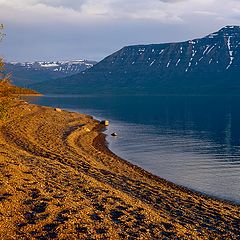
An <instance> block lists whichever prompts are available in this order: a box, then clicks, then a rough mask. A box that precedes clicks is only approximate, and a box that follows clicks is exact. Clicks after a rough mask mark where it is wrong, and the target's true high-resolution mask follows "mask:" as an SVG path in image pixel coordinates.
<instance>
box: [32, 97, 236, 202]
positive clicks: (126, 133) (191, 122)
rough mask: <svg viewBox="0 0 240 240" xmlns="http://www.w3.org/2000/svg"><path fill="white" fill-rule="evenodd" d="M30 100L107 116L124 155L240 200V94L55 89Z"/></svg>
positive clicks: (114, 145) (114, 144)
mask: <svg viewBox="0 0 240 240" xmlns="http://www.w3.org/2000/svg"><path fill="white" fill-rule="evenodd" d="M31 102H32V103H35V104H39V105H45V106H52V107H59V108H63V109H68V110H71V111H77V112H81V113H85V114H89V115H92V116H94V117H95V118H96V119H107V120H109V121H110V126H109V127H108V129H107V131H106V134H107V142H108V145H109V148H110V149H111V150H112V151H113V152H114V153H116V154H117V155H119V156H120V157H122V158H124V159H126V160H128V161H129V162H131V163H133V164H136V165H138V166H140V167H142V168H144V169H146V170H148V171H150V172H152V173H153V174H155V175H158V176H160V177H162V178H165V179H167V180H169V181H172V182H174V183H177V184H179V185H182V186H185V187H188V188H190V189H193V190H196V191H199V192H202V193H205V194H208V195H211V196H214V197H217V198H222V199H226V200H230V201H234V202H237V203H240V98H238V97H207V96H203V97H199V96H189V97H187V96H185V97H183V96H107V97H106V96H79V95H72V96H71V95H66V96H63V95H52V96H42V97H34V98H31ZM112 132H117V134H118V136H117V137H112V136H111V133H112Z"/></svg>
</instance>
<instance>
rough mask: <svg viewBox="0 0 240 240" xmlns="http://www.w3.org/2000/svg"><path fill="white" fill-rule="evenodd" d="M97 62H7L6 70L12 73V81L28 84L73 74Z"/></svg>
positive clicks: (22, 84)
mask: <svg viewBox="0 0 240 240" xmlns="http://www.w3.org/2000/svg"><path fill="white" fill-rule="evenodd" d="M94 64H96V62H95V61H91V60H70V61H33V62H6V63H5V71H6V72H8V73H9V72H11V73H12V81H13V83H14V84H16V85H19V86H28V85H30V84H33V83H36V82H44V81H47V80H53V79H56V78H62V77H66V76H71V75H74V74H77V73H80V72H81V71H84V70H86V69H88V68H90V67H92V66H93V65H94Z"/></svg>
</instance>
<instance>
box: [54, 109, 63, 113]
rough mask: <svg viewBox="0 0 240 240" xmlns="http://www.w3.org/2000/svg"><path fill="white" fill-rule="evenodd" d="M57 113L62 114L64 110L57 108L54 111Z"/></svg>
mask: <svg viewBox="0 0 240 240" xmlns="http://www.w3.org/2000/svg"><path fill="white" fill-rule="evenodd" d="M54 110H55V111H56V112H61V111H62V109H60V108H55V109H54Z"/></svg>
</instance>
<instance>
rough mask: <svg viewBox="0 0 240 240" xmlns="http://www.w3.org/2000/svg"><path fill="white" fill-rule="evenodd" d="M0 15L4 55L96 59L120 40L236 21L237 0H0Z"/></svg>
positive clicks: (169, 35)
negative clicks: (4, 26) (4, 34)
mask: <svg viewBox="0 0 240 240" xmlns="http://www.w3.org/2000/svg"><path fill="white" fill-rule="evenodd" d="M0 16H1V21H2V22H3V23H4V24H5V25H6V31H7V38H6V39H5V41H4V46H3V48H2V50H1V49H0V54H1V53H2V54H4V55H5V56H7V58H11V59H13V58H14V56H15V57H16V56H17V57H16V58H18V59H21V58H22V59H23V58H27V59H30V58H31V55H32V57H33V58H41V59H44V58H46V59H51V58H56V57H57V58H60V57H61V56H62V57H61V58H75V57H77V56H79V57H85V58H93V59H97V60H99V59H100V58H102V57H104V56H105V55H107V54H110V53H111V52H113V51H115V50H117V49H118V48H121V47H122V46H124V45H129V44H135V43H160V42H171V41H182V40H187V39H191V38H196V37H201V36H204V35H207V34H208V33H210V32H213V31H216V30H218V29H219V28H221V27H222V26H224V25H233V24H235V25H238V24H240V1H239V0H228V1H226V0H148V1H146V0H11V1H10V0H0ZM19 43H21V45H19ZM19 46H21V48H20V47H19Z"/></svg>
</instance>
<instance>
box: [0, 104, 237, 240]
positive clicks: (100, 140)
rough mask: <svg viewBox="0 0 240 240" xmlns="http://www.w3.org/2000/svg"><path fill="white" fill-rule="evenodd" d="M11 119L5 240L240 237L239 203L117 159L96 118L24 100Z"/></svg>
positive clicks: (0, 217) (0, 139)
mask: <svg viewBox="0 0 240 240" xmlns="http://www.w3.org/2000/svg"><path fill="white" fill-rule="evenodd" d="M10 116H11V117H10V119H8V121H6V122H5V123H3V124H2V125H1V127H0V239H104V240H105V239H113V240H117V239H143V240H147V239H239V234H240V232H239V229H240V226H239V223H240V221H239V220H240V219H239V211H240V208H239V206H235V205H232V204H229V203H224V202H221V201H217V200H213V199H210V198H207V197H205V196H201V195H198V194H195V193H193V192H191V191H188V190H186V189H182V188H180V187H178V186H176V185H174V184H171V183H169V182H167V181H164V180H162V179H160V178H157V177H154V176H153V175H151V174H149V173H147V172H145V171H144V170H142V169H140V168H138V167H135V166H133V165H131V164H129V163H127V162H126V161H124V160H122V159H120V158H118V157H117V156H115V155H114V154H112V153H111V152H109V151H108V149H106V147H105V145H104V136H103V135H102V134H101V133H100V132H99V130H100V125H99V123H98V122H96V121H94V120H93V119H92V118H90V117H88V116H85V115H81V114H77V113H68V112H65V111H62V112H56V111H54V110H53V109H51V108H46V107H38V106H33V105H29V104H25V103H23V102H20V103H16V105H15V106H14V107H13V108H12V112H11V115H10ZM86 129H88V131H86ZM89 130H90V131H89Z"/></svg>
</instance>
